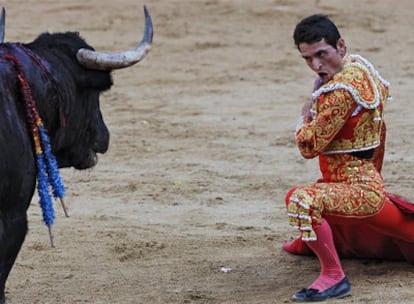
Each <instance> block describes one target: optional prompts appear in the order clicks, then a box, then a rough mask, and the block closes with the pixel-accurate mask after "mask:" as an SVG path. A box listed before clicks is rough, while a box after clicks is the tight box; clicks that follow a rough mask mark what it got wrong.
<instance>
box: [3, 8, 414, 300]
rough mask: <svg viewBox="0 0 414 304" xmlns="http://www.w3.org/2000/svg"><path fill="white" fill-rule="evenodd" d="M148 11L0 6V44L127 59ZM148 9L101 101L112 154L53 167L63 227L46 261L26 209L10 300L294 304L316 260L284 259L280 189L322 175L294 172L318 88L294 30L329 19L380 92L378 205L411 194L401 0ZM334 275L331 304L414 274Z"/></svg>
mask: <svg viewBox="0 0 414 304" xmlns="http://www.w3.org/2000/svg"><path fill="white" fill-rule="evenodd" d="M144 3H145V2H144V1H143V0H117V1H112V0H89V1H80V0H73V1H63V0H61V1H50V0H26V1H22V0H18V1H11V0H9V1H3V5H4V6H5V7H6V10H7V26H6V40H7V41H22V42H29V41H31V40H32V39H34V38H35V37H36V36H37V35H38V34H40V33H41V32H43V31H51V32H56V31H66V30H71V31H79V32H80V33H81V35H82V36H83V37H84V38H85V39H86V40H87V41H88V42H89V43H90V44H91V45H93V46H94V47H95V48H96V49H98V50H105V51H119V50H126V49H130V48H132V47H134V46H135V44H136V43H137V42H138V41H139V40H140V39H141V35H142V31H143V23H144V19H143V11H142V6H143V5H144ZM146 4H147V5H148V8H149V9H150V12H151V14H152V17H153V21H154V29H155V36H154V44H153V50H152V51H151V53H150V54H149V56H148V57H147V58H146V59H145V60H144V61H143V62H141V63H139V64H138V65H136V66H134V67H132V68H129V69H126V70H119V71H116V72H115V73H114V75H113V77H114V81H115V85H114V87H113V89H112V90H111V91H110V92H107V93H105V94H104V95H103V96H102V111H103V114H104V116H105V119H106V123H107V125H108V127H109V129H110V131H111V145H110V150H109V152H108V153H107V154H105V155H102V156H101V157H100V161H99V163H98V165H97V166H96V168H94V169H92V170H87V171H84V172H78V171H74V170H73V169H65V170H62V171H61V172H62V176H63V178H64V181H65V184H66V187H67V198H66V201H67V204H68V205H69V208H70V213H71V217H70V218H64V216H63V212H62V210H61V208H60V206H59V204H58V203H57V204H56V210H57V215H58V219H57V221H56V224H55V225H54V232H55V236H56V243H57V247H56V248H51V247H50V245H49V239H48V233H47V229H46V227H45V226H44V225H43V224H42V222H41V212H40V208H39V206H38V202H37V199H36V198H34V199H33V203H32V206H31V208H30V210H29V218H30V231H29V234H28V236H27V238H26V242H25V244H24V246H23V249H22V251H21V253H20V255H19V257H18V260H17V262H16V265H15V267H14V269H13V270H12V273H11V275H10V278H9V281H8V284H7V294H6V296H7V300H8V304H23V303H28V304H49V303H53V304H56V303H59V304H74V303H94V304H101V303H105V304H106V303H120V304H136V303H145V304H147V303H151V304H152V303H246V304H256V303H265V304H267V303H289V302H290V300H289V299H290V296H291V295H292V294H293V293H294V292H296V291H297V290H298V289H300V288H302V287H305V286H306V285H307V284H309V283H310V282H312V280H313V279H314V278H315V277H316V276H317V274H318V272H319V264H318V262H317V260H316V259H315V258H313V257H299V256H292V255H289V254H287V253H285V252H283V251H282V249H281V244H282V242H284V241H286V240H290V239H292V238H293V237H294V236H296V234H295V233H294V232H292V231H291V230H290V228H289V226H288V223H287V218H286V215H285V209H284V196H285V193H286V192H287V190H288V189H289V188H291V187H292V186H294V185H298V184H303V183H308V182H311V181H314V180H315V179H316V178H318V177H319V172H318V166H317V162H316V160H310V161H306V160H303V159H302V158H301V156H300V155H299V152H298V150H297V148H296V146H295V142H294V136H293V132H294V127H295V124H296V120H297V118H298V114H299V112H300V108H301V106H302V104H303V103H304V102H305V101H306V100H308V98H309V96H310V92H311V87H312V82H313V78H314V76H313V74H312V72H310V71H309V70H308V68H307V67H306V66H305V63H304V62H303V59H301V57H300V56H299V54H298V52H297V51H296V49H295V47H294V45H293V41H292V38H291V35H292V31H293V28H294V26H295V25H296V23H297V22H298V21H299V20H300V19H301V18H303V17H305V16H307V15H309V14H312V13H325V14H328V15H329V16H331V17H332V19H333V20H334V21H336V23H337V24H338V25H339V27H340V29H341V32H342V35H343V37H344V38H345V39H346V41H347V44H348V47H349V51H350V52H351V53H358V54H361V55H363V56H365V57H367V58H368V59H369V60H371V61H372V62H373V63H374V64H375V66H376V67H377V68H378V69H379V71H380V72H381V74H382V76H383V77H384V78H385V79H387V80H389V81H390V82H391V84H392V92H393V96H394V101H393V102H392V103H390V104H389V106H388V108H387V115H386V118H387V120H388V129H389V133H388V134H389V135H388V139H387V145H388V150H387V154H386V157H385V165H384V166H385V167H384V177H385V179H386V182H387V186H388V190H389V191H391V192H396V193H399V194H403V195H406V196H408V197H410V196H414V195H413V194H414V193H413V192H414V191H413V190H412V172H414V154H413V153H412V147H413V143H412V142H411V140H412V134H413V133H414V122H413V120H412V118H413V116H412V113H411V111H412V105H411V104H409V102H410V100H411V98H412V96H413V95H414V85H413V77H414V60H413V56H412V54H413V49H414V35H413V34H412V29H413V28H414V16H413V10H414V2H413V1H410V0H400V1H390V0H367V1H359V0H347V1H339V0H338V1H334V0H319V1H318V0H307V1H301V0H260V1H251V0H168V1H167V0H147V2H146ZM343 264H344V268H345V271H346V273H347V274H348V276H349V278H350V280H351V283H352V284H353V295H352V296H351V297H349V298H346V299H344V300H341V301H339V302H340V303H384V304H385V303H387V304H389V303H399V304H403V303H413V301H414V288H413V286H412V285H411V283H412V281H413V279H414V273H413V267H412V266H411V265H408V264H407V263H405V262H386V261H368V260H344V262H343ZM222 267H224V268H222ZM226 269H227V270H229V271H228V272H226V271H223V270H226Z"/></svg>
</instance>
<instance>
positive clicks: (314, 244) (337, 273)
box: [306, 220, 345, 291]
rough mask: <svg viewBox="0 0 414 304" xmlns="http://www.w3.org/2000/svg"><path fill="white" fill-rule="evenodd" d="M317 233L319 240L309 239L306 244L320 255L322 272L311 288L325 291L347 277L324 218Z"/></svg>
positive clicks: (316, 230)
mask: <svg viewBox="0 0 414 304" xmlns="http://www.w3.org/2000/svg"><path fill="white" fill-rule="evenodd" d="M315 233H316V237H317V240H316V241H307V242H306V244H307V245H308V246H309V248H311V249H312V251H313V252H314V253H315V254H316V256H317V257H318V259H319V263H320V264H321V273H320V275H319V277H318V278H317V279H316V281H315V282H313V283H312V284H311V285H310V286H309V288H313V289H317V290H319V291H324V290H326V289H327V288H329V287H332V286H333V285H335V284H336V283H338V282H340V281H341V280H342V279H343V278H344V277H345V273H344V272H343V270H342V266H341V261H340V260H339V257H338V253H337V252H336V249H335V245H334V242H333V237H332V230H331V227H330V226H329V224H328V222H327V221H326V220H323V222H322V225H321V226H319V227H318V228H316V229H315Z"/></svg>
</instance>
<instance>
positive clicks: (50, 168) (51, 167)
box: [39, 125, 65, 198]
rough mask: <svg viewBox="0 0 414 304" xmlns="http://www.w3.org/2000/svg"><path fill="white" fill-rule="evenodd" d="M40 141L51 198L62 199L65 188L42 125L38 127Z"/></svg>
mask: <svg viewBox="0 0 414 304" xmlns="http://www.w3.org/2000/svg"><path fill="white" fill-rule="evenodd" d="M39 134H40V141H41V143H42V148H43V153H44V159H45V160H46V169H47V174H48V177H49V183H50V184H51V185H52V189H53V196H54V197H55V198H63V197H64V196H65V186H64V185H63V182H62V178H61V177H60V174H59V168H58V165H57V162H56V158H55V156H54V155H53V153H52V149H51V147H50V141H49V136H48V135H47V133H46V130H45V128H44V127H43V125H41V126H39Z"/></svg>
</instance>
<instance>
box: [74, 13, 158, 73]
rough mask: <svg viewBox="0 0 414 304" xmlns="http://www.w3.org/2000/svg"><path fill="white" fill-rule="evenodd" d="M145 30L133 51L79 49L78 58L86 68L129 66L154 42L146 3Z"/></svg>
mask: <svg viewBox="0 0 414 304" xmlns="http://www.w3.org/2000/svg"><path fill="white" fill-rule="evenodd" d="M144 13H145V31H144V37H142V40H141V42H140V43H139V44H138V45H137V47H136V48H135V49H133V50H131V51H127V52H122V53H104V52H97V51H92V50H88V49H79V50H78V52H77V54H76V58H77V59H78V62H79V63H80V64H81V65H83V66H84V67H86V68H89V69H95V70H105V71H108V70H115V69H122V68H126V67H129V66H131V65H133V64H135V63H137V62H139V61H141V60H142V59H144V57H145V56H146V55H147V53H148V52H149V50H150V49H151V43H152V36H153V30H152V20H151V15H150V14H149V12H148V9H147V7H146V6H145V5H144Z"/></svg>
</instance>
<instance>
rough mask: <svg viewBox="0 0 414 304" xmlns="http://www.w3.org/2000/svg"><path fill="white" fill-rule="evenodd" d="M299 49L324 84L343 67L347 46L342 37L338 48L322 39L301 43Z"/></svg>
mask: <svg viewBox="0 0 414 304" xmlns="http://www.w3.org/2000/svg"><path fill="white" fill-rule="evenodd" d="M299 51H300V53H301V55H302V57H303V58H304V59H305V61H306V63H307V65H308V66H309V67H310V68H311V69H312V71H314V72H315V73H316V74H318V75H319V77H320V78H321V80H322V82H323V83H324V84H325V83H327V82H329V81H330V80H332V78H333V77H334V75H335V74H336V73H338V72H340V71H341V70H342V68H343V57H344V56H345V54H346V47H345V41H344V40H343V39H342V38H341V39H339V40H338V42H337V48H336V49H335V48H334V47H333V46H332V45H330V44H328V43H326V41H325V39H322V40H321V41H318V42H314V43H300V44H299Z"/></svg>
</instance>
